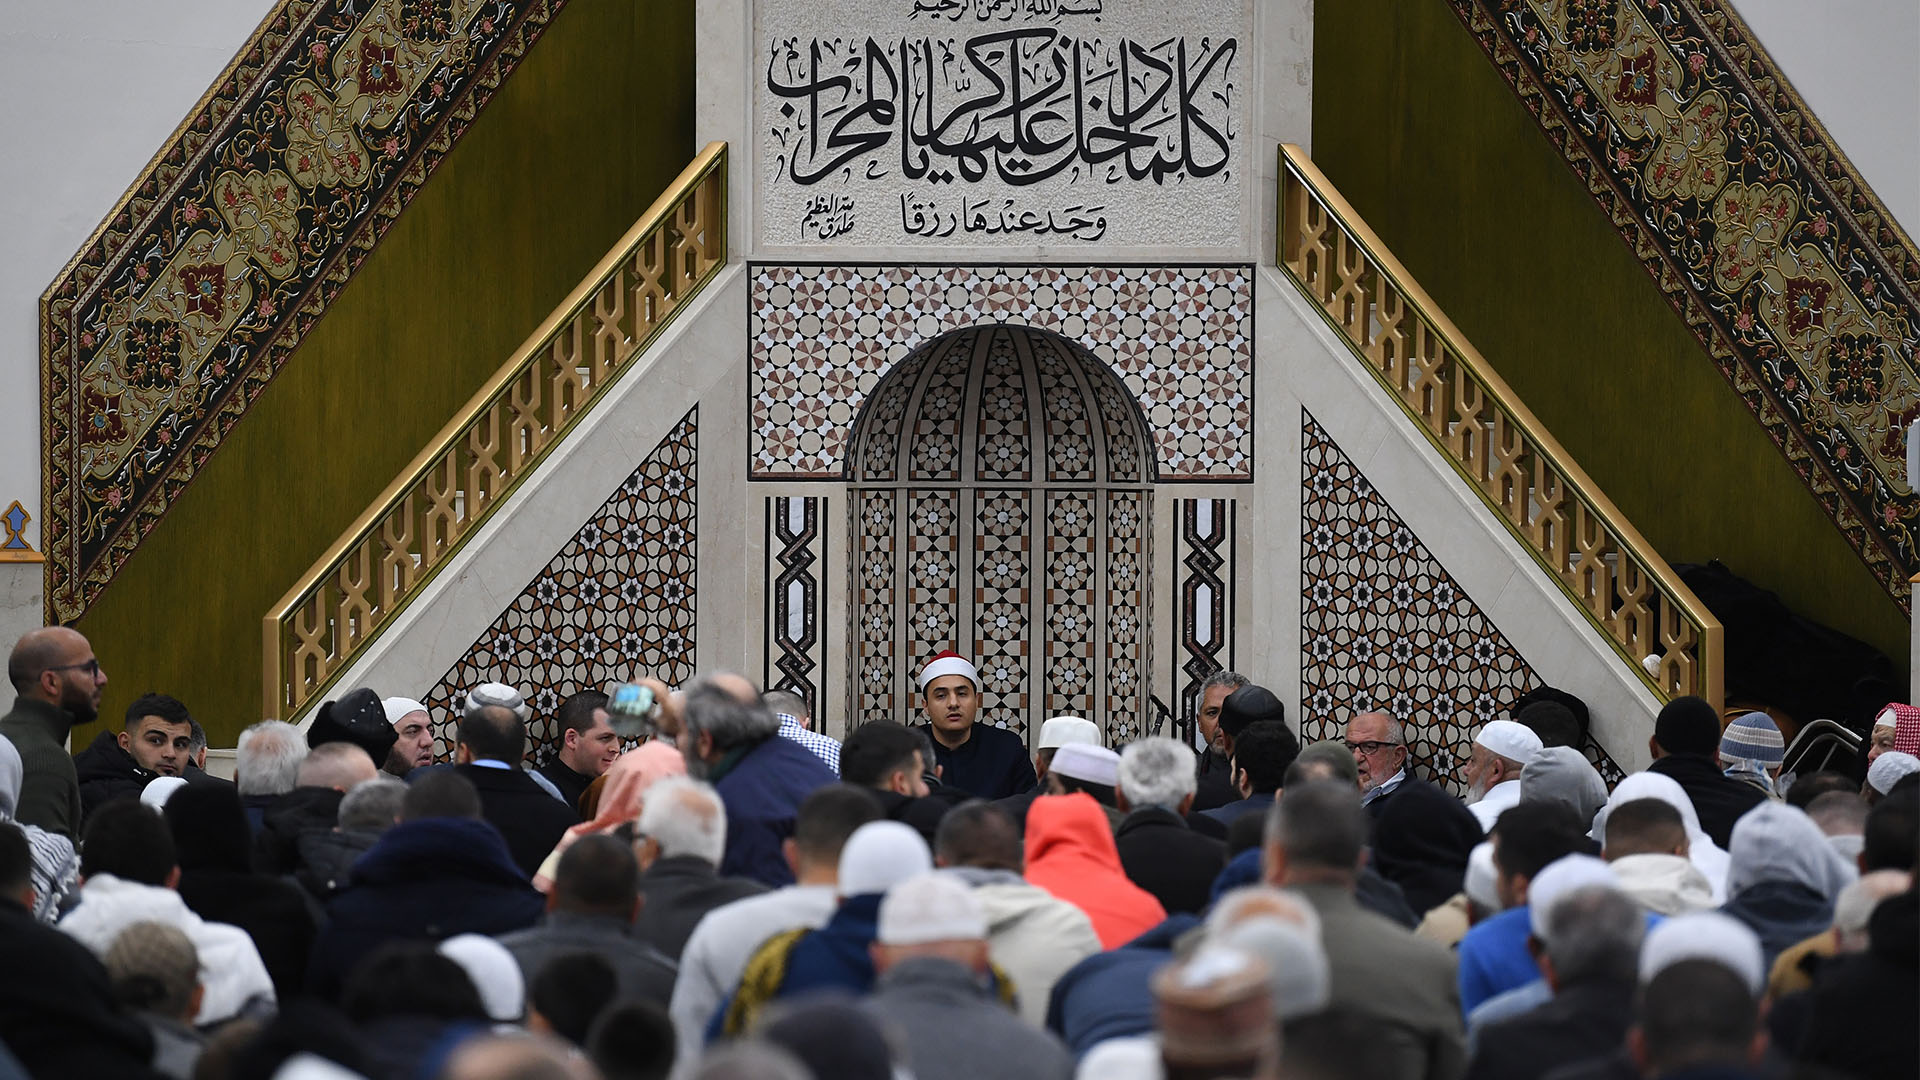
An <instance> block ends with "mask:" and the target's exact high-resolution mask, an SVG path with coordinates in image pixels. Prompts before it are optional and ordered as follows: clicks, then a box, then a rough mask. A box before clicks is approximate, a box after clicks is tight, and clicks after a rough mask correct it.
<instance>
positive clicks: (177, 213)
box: [40, 0, 565, 621]
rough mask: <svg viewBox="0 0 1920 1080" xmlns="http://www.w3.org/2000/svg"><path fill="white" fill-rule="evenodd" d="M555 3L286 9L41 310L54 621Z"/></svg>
mask: <svg viewBox="0 0 1920 1080" xmlns="http://www.w3.org/2000/svg"><path fill="white" fill-rule="evenodd" d="M564 3H565V0H373V2H372V3H359V2H350V0H281V3H280V4H279V5H278V6H277V7H276V8H274V10H273V12H272V13H271V14H269V15H268V16H267V18H266V20H265V21H264V22H262V23H261V25H260V28H259V29H258V30H256V31H255V32H254V35H253V37H252V39H251V40H249V41H248V42H247V44H246V46H245V47H243V48H242V49H241V51H240V55H239V57H238V58H237V59H236V60H235V61H234V63H233V64H232V65H231V66H230V67H228V69H227V70H226V71H225V72H224V73H223V74H222V75H221V76H220V79H219V80H218V82H216V83H215V85H214V87H213V89H212V90H211V91H209V92H208V94H207V96H206V97H204V98H203V99H201V101H200V104H199V105H198V106H197V107H196V108H195V110H194V113H193V115H192V116H190V117H189V118H188V119H187V120H186V122H185V123H183V124H182V125H181V127H180V129H179V130H178V131H176V132H175V133H174V135H173V138H172V139H171V140H170V141H169V142H168V144H167V145H166V147H165V148H163V149H162V150H161V151H160V153H159V154H158V155H157V156H156V157H155V158H154V160H153V162H152V164H150V165H149V166H148V167H147V170H146V173H145V174H144V175H143V176H142V177H141V178H140V179H139V180H138V181H136V182H135V184H134V185H133V187H132V189H131V190H130V191H129V192H128V194H127V195H126V197H125V198H123V199H122V201H121V203H120V205H119V206H117V207H115V208H114V211H113V213H112V214H110V215H109V216H108V218H107V220H106V222H105V223H104V224H102V225H101V226H100V228H99V229H98V230H97V231H96V232H95V233H94V235H93V236H92V237H91V238H90V239H89V240H88V241H87V243H86V246H85V247H84V248H82V249H81V251H80V253H79V254H78V255H77V256H75V257H74V260H73V261H72V262H71V263H69V264H68V265H67V267H66V269H64V270H63V271H61V273H60V276H59V277H58V278H57V279H56V280H55V281H54V283H53V285H52V286H50V287H49V288H48V290H47V293H46V295H45V296H43V297H42V298H41V307H40V334H41V340H40V356H41V387H42V389H41V394H42V402H43V410H44V424H45V427H44V431H43V436H42V437H43V440H44V442H43V447H42V450H43V455H44V458H45V464H44V466H43V468H44V476H45V479H44V481H43V483H44V498H45V504H44V510H43V520H42V535H41V541H42V543H41V546H42V547H43V548H44V549H45V551H46V554H47V575H48V576H47V608H48V613H49V615H50V616H51V617H52V618H54V619H57V620H62V621H70V620H72V619H75V618H77V617H79V615H80V614H81V613H82V612H84V611H85V610H86V608H87V606H88V605H89V604H90V603H91V602H92V601H93V598H94V597H95V596H97V595H98V594H99V592H100V590H101V589H103V588H105V586H106V584H107V582H108V581H110V580H111V579H112V578H113V576H114V574H115V573H116V572H117V571H118V569H119V568H120V566H121V565H123V564H124V562H125V561H126V558H127V556H128V555H129V554H131V553H132V551H133V549H134V548H135V547H137V546H139V544H140V542H141V540H142V539H143V538H144V537H145V536H146V535H147V534H148V533H149V532H150V531H151V530H152V529H153V527H154V525H155V524H156V523H157V522H158V521H159V520H160V517H161V516H162V515H163V514H164V513H165V512H166V510H167V507H168V506H169V505H171V503H172V501H173V500H174V499H175V498H177V497H178V495H179V493H180V491H181V489H182V488H184V487H185V486H186V485H187V484H188V483H189V482H190V481H191V480H192V479H193V477H194V475H195V474H196V473H197V472H198V471H199V469H200V467H201V466H202V465H204V464H205V463H206V461H207V459H208V458H209V457H210V456H211V455H212V454H213V452H214V450H215V449H216V448H218V446H219V445H220V442H221V440H222V439H223V438H225V436H226V434H227V432H229V431H230V430H232V428H233V425H234V424H235V423H237V422H238V421H239V419H240V417H241V416H242V415H243V414H244V413H245V412H246V410H247V408H248V406H250V405H251V404H252V403H253V401H254V400H255V399H256V398H258V396H259V394H260V392H261V390H263V389H264V388H265V387H266V385H267V382H268V380H270V379H271V378H272V377H273V374H274V372H275V371H277V370H278V369H279V367H280V365H281V364H282V363H284V362H285V361H286V358H287V356H288V355H289V354H290V353H291V352H292V351H293V349H294V347H295V346H296V345H298V344H299V342H300V340H301V338H302V337H303V336H304V335H305V334H306V333H307V331H308V330H309V329H310V328H311V327H312V326H313V324H314V323H315V322H317V321H318V320H319V318H320V316H321V314H322V313H323V312H324V311H325V310H326V307H327V305H328V304H329V303H331V302H332V300H333V298H334V297H335V296H337V295H338V294H339V292H340V290H341V288H342V287H344V286H345V285H346V283H347V280H348V278H350V277H351V276H352V274H353V272H354V271H355V270H356V269H357V268H358V267H359V266H360V264H361V262H362V261H363V260H364V259H365V258H366V256H367V253H368V252H370V251H371V250H372V249H373V246H374V244H375V243H377V242H378V241H379V239H380V237H381V236H383V235H385V233H386V231H387V229H388V228H389V227H391V225H392V224H393V221H394V219H395V218H396V217H398V216H399V214H400V211H401V210H402V209H403V208H404V207H405V206H406V204H407V203H408V201H409V200H411V199H412V197H413V194H414V192H416V191H418V190H419V188H420V186H421V185H422V184H423V183H425V182H426V179H427V176H428V175H429V174H430V173H431V172H432V171H433V170H434V168H435V167H437V166H438V165H439V163H440V162H441V161H442V160H444V159H445V157H446V155H447V154H448V152H449V151H451V150H452V149H453V146H454V144H455V143H456V142H458V141H459V139H460V137H461V136H462V135H464V134H465V133H466V130H467V128H468V127H469V126H470V125H471V124H472V122H473V120H474V118H475V116H477V115H478V113H479V111H480V109H481V108H482V107H483V106H484V105H485V104H486V103H487V102H488V101H489V100H490V99H491V98H492V96H493V94H494V92H495V91H496V90H498V89H499V88H500V85H501V83H502V81H503V80H505V78H506V77H507V75H508V74H509V73H510V72H512V71H513V69H514V67H515V66H517V65H518V64H519V62H520V60H521V59H522V58H523V57H524V56H525V55H526V52H527V50H528V48H530V47H531V46H532V45H533V43H534V41H535V40H536V39H537V38H538V37H539V36H540V35H541V33H542V32H543V31H544V30H545V29H546V27H547V26H548V25H549V24H550V23H551V21H552V19H553V17H554V15H555V13H557V12H558V11H559V10H560V8H561V7H562V6H563V5H564Z"/></svg>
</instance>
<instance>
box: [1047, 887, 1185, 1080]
mask: <svg viewBox="0 0 1920 1080" xmlns="http://www.w3.org/2000/svg"><path fill="white" fill-rule="evenodd" d="M1199 925H1200V920H1199V919H1197V918H1195V917H1194V916H1192V915H1170V916H1168V917H1167V921H1166V922H1163V923H1161V924H1160V925H1159V926H1156V927H1154V928H1153V929H1151V930H1149V931H1147V932H1146V933H1144V934H1141V935H1140V936H1139V937H1137V938H1134V939H1133V940H1132V941H1129V942H1127V943H1126V944H1125V945H1122V946H1120V947H1119V948H1117V949H1112V950H1109V951H1107V952H1103V953H1094V954H1093V955H1092V956H1089V957H1087V958H1086V959H1085V960H1082V961H1080V962H1079V963H1077V964H1075V965H1073V966H1072V967H1070V968H1068V969H1067V973H1066V974H1065V975H1062V976H1060V981H1059V982H1057V983H1054V984H1053V996H1052V997H1050V998H1049V999H1048V1000H1047V1028H1048V1030H1050V1031H1052V1032H1053V1033H1054V1034H1056V1035H1059V1036H1060V1037H1061V1038H1062V1039H1064V1040H1066V1043H1067V1049H1069V1050H1072V1051H1073V1054H1074V1056H1075V1057H1079V1056H1080V1055H1081V1054H1084V1053H1086V1052H1087V1050H1088V1049H1089V1048H1091V1047H1092V1046H1093V1045H1094V1044H1096V1043H1100V1042H1104V1041H1106V1040H1108V1039H1118V1038H1123V1037H1126V1036H1130V1035H1147V1034H1151V1033H1152V1031H1153V1023H1154V1004H1153V987H1152V985H1151V982H1152V979H1153V973H1154V972H1156V971H1158V970H1160V969H1161V968H1162V967H1164V966H1166V965H1167V963H1169V962H1170V961H1171V960H1172V959H1173V943H1174V940H1175V939H1176V938H1178V937H1179V936H1180V935H1182V934H1184V933H1186V932H1187V931H1189V930H1191V929H1193V928H1194V927H1196V926H1199Z"/></svg>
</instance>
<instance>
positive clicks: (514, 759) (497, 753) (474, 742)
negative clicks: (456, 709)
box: [455, 705, 527, 766]
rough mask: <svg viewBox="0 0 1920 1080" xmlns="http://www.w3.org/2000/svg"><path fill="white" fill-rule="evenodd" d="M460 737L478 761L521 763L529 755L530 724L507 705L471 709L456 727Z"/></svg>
mask: <svg viewBox="0 0 1920 1080" xmlns="http://www.w3.org/2000/svg"><path fill="white" fill-rule="evenodd" d="M455 731H456V735H455V739H456V741H457V742H458V743H459V744H460V745H461V746H464V747H466V748H467V752H468V753H470V754H471V755H473V760H475V761H504V762H506V763H507V764H509V765H514V766H518V765H519V764H520V759H521V758H524V757H526V756H527V724H526V721H524V720H522V719H520V715H519V714H518V713H516V712H514V711H513V710H512V709H510V708H508V707H506V706H504V705H482V706H480V707H479V708H477V709H469V710H468V711H467V713H466V715H464V716H462V717H461V718H460V723H459V725H458V726H457V727H456V729H455Z"/></svg>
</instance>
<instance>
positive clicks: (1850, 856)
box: [1827, 833, 1867, 863]
mask: <svg viewBox="0 0 1920 1080" xmlns="http://www.w3.org/2000/svg"><path fill="white" fill-rule="evenodd" d="M1827 843H1828V845H1829V846H1831V847H1832V848H1833V850H1835V851H1837V852H1839V853H1840V857H1841V858H1843V859H1845V860H1847V861H1848V862H1850V863H1857V862H1859V861H1860V853H1861V852H1863V851H1865V850H1867V838H1866V837H1865V836H1863V835H1861V834H1860V833H1834V834H1831V835H1829V836H1828V837H1827Z"/></svg>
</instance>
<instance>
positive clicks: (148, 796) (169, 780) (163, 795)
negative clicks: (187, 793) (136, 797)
mask: <svg viewBox="0 0 1920 1080" xmlns="http://www.w3.org/2000/svg"><path fill="white" fill-rule="evenodd" d="M186 786H187V782H186V781H185V780H182V779H181V778H180V777H178V776H156V777H154V778H153V779H151V780H149V781H147V786H146V787H143V788H141V789H140V801H141V802H143V803H146V804H147V805H148V806H151V807H153V808H154V809H155V810H162V809H165V808H166V805H167V800H168V799H171V798H173V793H174V792H176V791H179V790H180V789H181V788H183V787H186Z"/></svg>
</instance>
